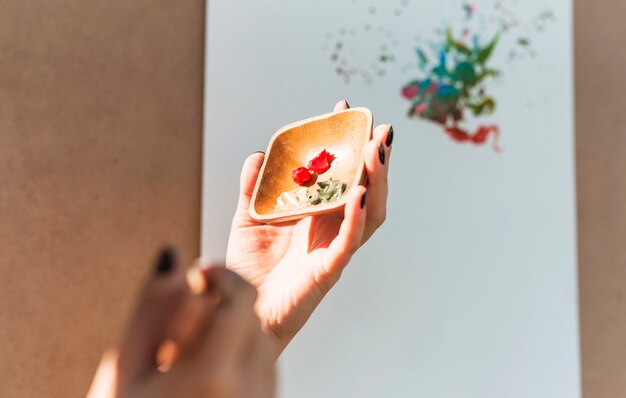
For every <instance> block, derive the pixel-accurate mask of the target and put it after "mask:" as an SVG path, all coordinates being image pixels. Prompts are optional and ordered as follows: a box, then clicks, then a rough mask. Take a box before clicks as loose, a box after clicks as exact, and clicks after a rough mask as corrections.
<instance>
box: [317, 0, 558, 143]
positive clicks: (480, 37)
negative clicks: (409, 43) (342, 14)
mask: <svg viewBox="0 0 626 398" xmlns="http://www.w3.org/2000/svg"><path fill="white" fill-rule="evenodd" d="M390 1H391V3H390V4H389V5H388V6H385V7H383V6H380V3H377V2H374V1H373V0H371V1H361V0H360V1H358V2H355V1H353V4H354V6H355V7H358V8H359V10H358V12H360V13H362V14H364V15H365V18H363V19H360V20H359V19H357V20H356V21H359V22H357V25H354V26H352V27H342V28H341V29H339V30H337V31H336V33H334V34H331V33H328V34H327V36H326V37H327V40H328V42H327V45H326V46H325V48H326V50H327V51H328V50H330V51H331V54H330V57H329V58H330V61H331V63H332V64H333V68H334V70H335V73H336V74H337V75H338V76H339V77H340V78H342V79H343V81H344V82H345V83H347V84H349V83H356V82H359V81H360V82H363V83H365V84H366V85H371V84H373V83H375V82H377V81H378V80H379V79H384V78H386V77H387V76H390V75H391V76H395V73H393V72H394V71H396V70H397V71H398V72H399V73H402V74H409V73H411V74H416V75H415V76H413V78H412V79H410V81H409V82H408V83H406V84H405V85H404V86H402V89H401V94H402V97H404V99H405V100H407V101H409V103H410V105H409V110H408V116H409V117H410V118H417V119H422V120H427V121H429V122H434V123H436V124H438V125H440V126H441V128H442V130H443V132H444V133H445V134H446V135H447V136H448V137H450V138H451V139H452V140H453V141H455V142H458V143H473V144H475V145H484V144H486V143H487V142H488V141H490V142H491V143H492V145H493V149H494V151H497V152H499V151H500V150H501V149H500V146H499V144H498V141H499V139H500V128H499V127H498V125H497V124H494V123H491V122H490V123H488V124H480V123H478V127H477V128H476V129H472V130H471V131H470V129H468V128H467V127H465V126H467V124H468V123H470V122H473V119H474V118H476V119H478V120H483V119H485V118H486V117H488V116H489V115H492V114H493V113H494V112H495V111H496V109H497V103H496V98H495V97H494V96H493V95H492V93H493V92H494V90H493V86H494V84H497V83H498V81H501V78H499V77H500V76H503V75H505V74H510V73H511V74H512V73H514V71H515V64H516V63H518V62H522V61H525V60H527V59H530V58H534V57H535V56H536V54H537V53H538V50H536V49H535V46H537V45H538V44H541V43H542V40H541V39H540V38H539V36H540V35H541V34H543V33H544V32H545V31H547V30H548V28H549V26H550V24H552V23H554V22H555V21H556V19H557V17H556V15H555V13H554V12H553V11H552V10H551V9H550V8H543V9H542V8H539V9H537V11H538V12H537V13H536V14H535V16H534V17H533V18H520V17H519V15H523V13H519V12H518V9H520V7H527V6H528V5H527V4H522V2H521V0H483V1H478V0H476V1H475V2H473V1H467V0H447V1H448V2H449V3H452V4H454V7H457V8H456V9H457V12H458V13H460V15H447V14H446V15H443V16H442V18H441V19H440V23H439V24H438V26H437V24H436V25H434V26H433V25H431V26H423V25H419V26H417V28H418V29H419V30H418V32H419V34H416V35H414V36H413V37H414V40H415V45H414V46H413V50H412V51H414V53H413V54H414V55H413V57H414V58H413V59H415V61H412V62H408V61H407V57H406V52H404V53H403V52H399V51H406V49H405V48H403V47H402V45H401V41H400V40H399V38H400V37H402V35H404V34H405V31H406V29H407V28H409V27H410V26H414V25H415V16H416V15H417V13H418V12H419V9H420V4H419V3H417V2H411V1H410V0H390ZM363 3H367V4H363ZM443 9H446V7H442V10H443ZM390 18H393V20H397V21H398V22H397V23H395V22H394V24H393V25H390V24H389V23H388V22H385V23H383V22H382V21H389V20H390ZM448 18H450V19H448ZM356 21H355V22H356ZM359 24H360V25H359ZM396 31H398V33H399V36H396V34H395V33H396ZM348 32H349V36H348ZM422 35H424V36H422ZM540 66H541V65H538V67H540ZM416 72H417V73H416ZM407 80H408V79H407ZM535 101H538V99H537V98H534V97H533V98H532V99H529V102H528V103H527V107H532V106H534V102H535Z"/></svg>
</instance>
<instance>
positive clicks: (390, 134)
mask: <svg viewBox="0 0 626 398" xmlns="http://www.w3.org/2000/svg"><path fill="white" fill-rule="evenodd" d="M392 142H393V126H391V125H390V126H389V132H388V133H387V141H386V142H385V145H387V148H389V147H390V146H391V143H392Z"/></svg>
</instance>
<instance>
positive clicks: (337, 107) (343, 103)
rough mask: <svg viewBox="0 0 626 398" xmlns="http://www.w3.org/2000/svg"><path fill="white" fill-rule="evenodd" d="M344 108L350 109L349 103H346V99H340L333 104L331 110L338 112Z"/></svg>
mask: <svg viewBox="0 0 626 398" xmlns="http://www.w3.org/2000/svg"><path fill="white" fill-rule="evenodd" d="M346 109H350V105H348V101H346V100H341V101H339V102H337V103H336V104H335V109H334V110H333V111H334V112H339V111H343V110H346Z"/></svg>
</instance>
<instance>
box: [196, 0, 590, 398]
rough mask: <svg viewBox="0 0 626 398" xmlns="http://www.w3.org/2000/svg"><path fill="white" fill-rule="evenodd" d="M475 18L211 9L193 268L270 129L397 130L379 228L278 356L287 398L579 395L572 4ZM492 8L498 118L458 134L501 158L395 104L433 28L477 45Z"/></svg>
mask: <svg viewBox="0 0 626 398" xmlns="http://www.w3.org/2000/svg"><path fill="white" fill-rule="evenodd" d="M497 3H500V4H501V5H500V6H499V7H500V8H498V6H497ZM548 3H549V4H548ZM469 5H470V6H475V10H473V9H471V10H468V9H467V8H466V9H464V8H463V6H464V2H462V1H455V0H447V1H443V0H442V1H431V2H426V1H416V0H398V1H389V2H381V1H378V2H376V1H369V2H368V1H362V0H351V1H348V0H346V1H330V0H318V1H309V2H301V1H293V0H292V1H287V0H273V1H268V0H256V1H243V0H228V1H226V0H217V1H211V2H209V6H208V16H207V34H208V36H207V64H206V68H207V69H206V104H205V111H206V128H205V138H206V139H205V148H204V150H205V156H204V200H203V205H204V214H203V220H202V225H203V231H202V232H203V239H202V252H203V253H204V255H207V256H209V257H216V258H219V257H222V256H223V253H224V251H225V249H226V242H227V236H228V230H229V227H230V221H231V217H232V214H233V212H234V209H235V205H236V199H237V192H238V181H239V171H240V168H241V165H242V163H243V161H244V159H245V158H246V157H247V156H248V155H249V154H250V153H252V152H254V151H257V150H265V148H266V145H267V142H268V140H269V138H270V136H271V135H272V134H273V132H274V131H276V130H277V129H278V128H280V127H281V126H283V125H285V124H287V123H289V122H292V121H296V120H300V119H303V118H306V117H310V116H314V115H317V114H321V113H326V112H329V111H331V110H332V107H333V105H334V103H335V102H336V101H338V100H340V99H342V98H347V99H348V101H349V103H350V104H351V105H352V106H367V107H369V108H370V109H371V110H372V111H373V113H374V116H375V118H376V121H377V122H379V123H382V122H390V123H393V125H394V130H395V140H394V144H393V154H392V157H391V171H390V177H389V183H390V197H389V207H388V219H387V222H386V224H385V225H384V227H383V228H381V230H380V231H379V232H378V233H377V234H376V235H375V237H374V238H373V239H372V240H371V241H370V242H368V243H367V245H366V246H365V247H364V248H363V249H362V250H361V251H360V252H359V253H358V254H357V255H356V256H355V257H354V258H353V260H352V263H351V264H350V265H349V267H348V268H347V270H346V271H345V272H344V274H343V276H342V279H341V281H340V282H339V283H338V285H337V286H336V287H335V288H334V290H333V291H332V292H331V294H329V296H328V297H327V298H326V299H325V300H324V301H323V303H322V304H321V305H320V307H319V308H318V309H317V311H316V313H315V314H314V315H313V317H312V318H311V319H310V321H309V322H308V324H307V325H306V327H305V328H304V329H303V330H302V331H301V332H300V334H299V335H298V336H297V338H296V339H295V340H294V341H293V342H292V343H291V345H290V346H289V348H288V349H287V350H286V352H285V353H284V355H283V358H282V360H281V377H280V385H281V393H280V396H281V397H285V398H296V397H297V398H307V397H316V398H317V397H360V398H366V397H450V398H452V397H454V398H458V397H477V398H478V397H480V398H502V397H506V398H528V397H533V398H543V397H545V398H548V397H549V398H553V397H568V398H575V397H578V396H580V393H579V384H580V376H579V354H578V334H577V330H578V326H577V325H578V323H577V292H576V242H575V237H576V231H575V196H574V195H575V189H574V160H573V154H574V148H573V145H574V140H573V138H574V135H573V128H574V127H573V99H572V98H573V87H572V85H573V84H572V22H571V21H572V5H571V3H570V1H567V0H555V1H550V2H545V1H539V0H532V1H526V0H525V1H524V2H521V1H515V0H508V1H505V0H502V1H499V2H498V1H493V0H492V1H476V2H473V3H472V4H469ZM467 11H469V12H470V13H471V14H472V15H469V20H466V18H468V14H467V13H466V12H467ZM547 11H549V12H550V13H551V15H550V13H548V14H546V12H547ZM498 13H500V14H502V15H508V16H506V17H502V18H503V20H504V21H505V23H510V22H511V21H512V20H515V21H517V25H515V26H509V28H510V30H509V31H507V32H503V33H502V38H501V41H500V43H498V46H497V47H496V49H495V50H494V53H493V55H492V57H491V60H490V63H491V64H492V65H493V66H494V67H495V68H497V69H498V70H499V71H500V72H501V73H500V76H499V77H498V78H496V79H492V80H491V79H488V80H486V81H485V89H486V91H487V92H488V94H489V95H490V96H492V97H493V98H495V99H496V100H497V107H496V109H495V112H494V113H493V114H491V115H488V116H484V117H480V118H476V119H474V118H472V117H470V116H469V115H466V116H467V121H466V122H464V126H465V127H466V128H467V129H468V131H470V132H471V131H473V129H474V128H476V127H477V126H478V125H479V124H482V123H486V124H490V125H491V124H493V125H497V126H498V127H499V129H500V132H501V137H500V141H499V144H500V146H501V147H502V152H501V153H495V152H494V151H493V150H492V147H491V142H492V141H491V139H492V138H491V137H490V138H489V139H488V140H487V143H485V144H484V145H473V144H471V143H457V142H455V141H454V140H452V139H451V138H450V137H449V136H448V135H446V134H445V133H444V131H443V128H442V127H441V126H440V125H437V124H436V123H431V122H428V121H424V120H422V119H419V118H416V119H410V118H408V117H407V111H408V109H409V105H410V103H409V102H408V101H407V100H406V99H404V98H402V97H401V95H400V91H401V89H402V87H403V86H404V85H405V84H406V83H407V82H409V81H410V80H411V79H414V78H418V77H420V75H423V73H422V72H420V71H419V68H418V66H417V63H418V59H417V57H416V52H415V49H416V47H418V46H422V47H424V46H426V47H427V48H428V46H429V45H430V44H429V43H432V42H437V41H438V40H439V41H440V39H438V37H439V38H440V37H441V36H440V35H439V36H438V33H437V31H436V30H437V29H442V28H444V27H445V26H451V27H453V28H454V34H455V35H462V29H461V28H460V27H461V26H463V25H464V24H466V25H472V26H474V28H473V29H474V30H473V33H479V34H480V36H481V39H482V40H483V43H484V40H485V39H489V38H491V37H492V35H493V34H494V33H495V31H496V30H497V29H498V26H501V25H499V22H500V21H499V20H498V18H499V17H498V15H500V14H498ZM493 15H496V16H495V17H493ZM481 18H482V20H481ZM368 26H369V27H368ZM471 37H472V33H469V34H468V35H467V36H466V38H465V39H464V40H466V42H468V43H471V40H472V39H471ZM524 40H526V42H525V41H524ZM338 41H341V43H342V45H341V47H342V51H343V52H342V53H341V54H340V55H338V56H337V57H336V58H337V60H336V61H333V53H335V51H334V50H335V48H336V46H337V42H338ZM384 46H386V47H384ZM516 51H517V53H515V54H514V52H516ZM383 53H384V54H383ZM381 54H382V55H392V56H393V60H392V61H385V62H383V61H380V55H381ZM342 62H343V66H345V67H346V68H348V69H349V68H353V69H355V70H356V72H355V74H354V75H350V82H349V83H346V82H344V78H343V77H342V75H341V74H338V73H337V67H338V66H341V65H342ZM381 69H384V70H385V71H384V72H383V73H384V76H383V75H382V73H381V72H380V70H381ZM366 71H369V73H370V76H369V79H368V78H367V76H366V73H365V72H366ZM422 77H423V76H422ZM466 111H467V110H466Z"/></svg>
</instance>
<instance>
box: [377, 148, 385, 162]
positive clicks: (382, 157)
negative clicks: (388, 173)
mask: <svg viewBox="0 0 626 398" xmlns="http://www.w3.org/2000/svg"><path fill="white" fill-rule="evenodd" d="M378 159H380V163H382V164H385V147H384V146H383V144H380V146H379V147H378Z"/></svg>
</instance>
